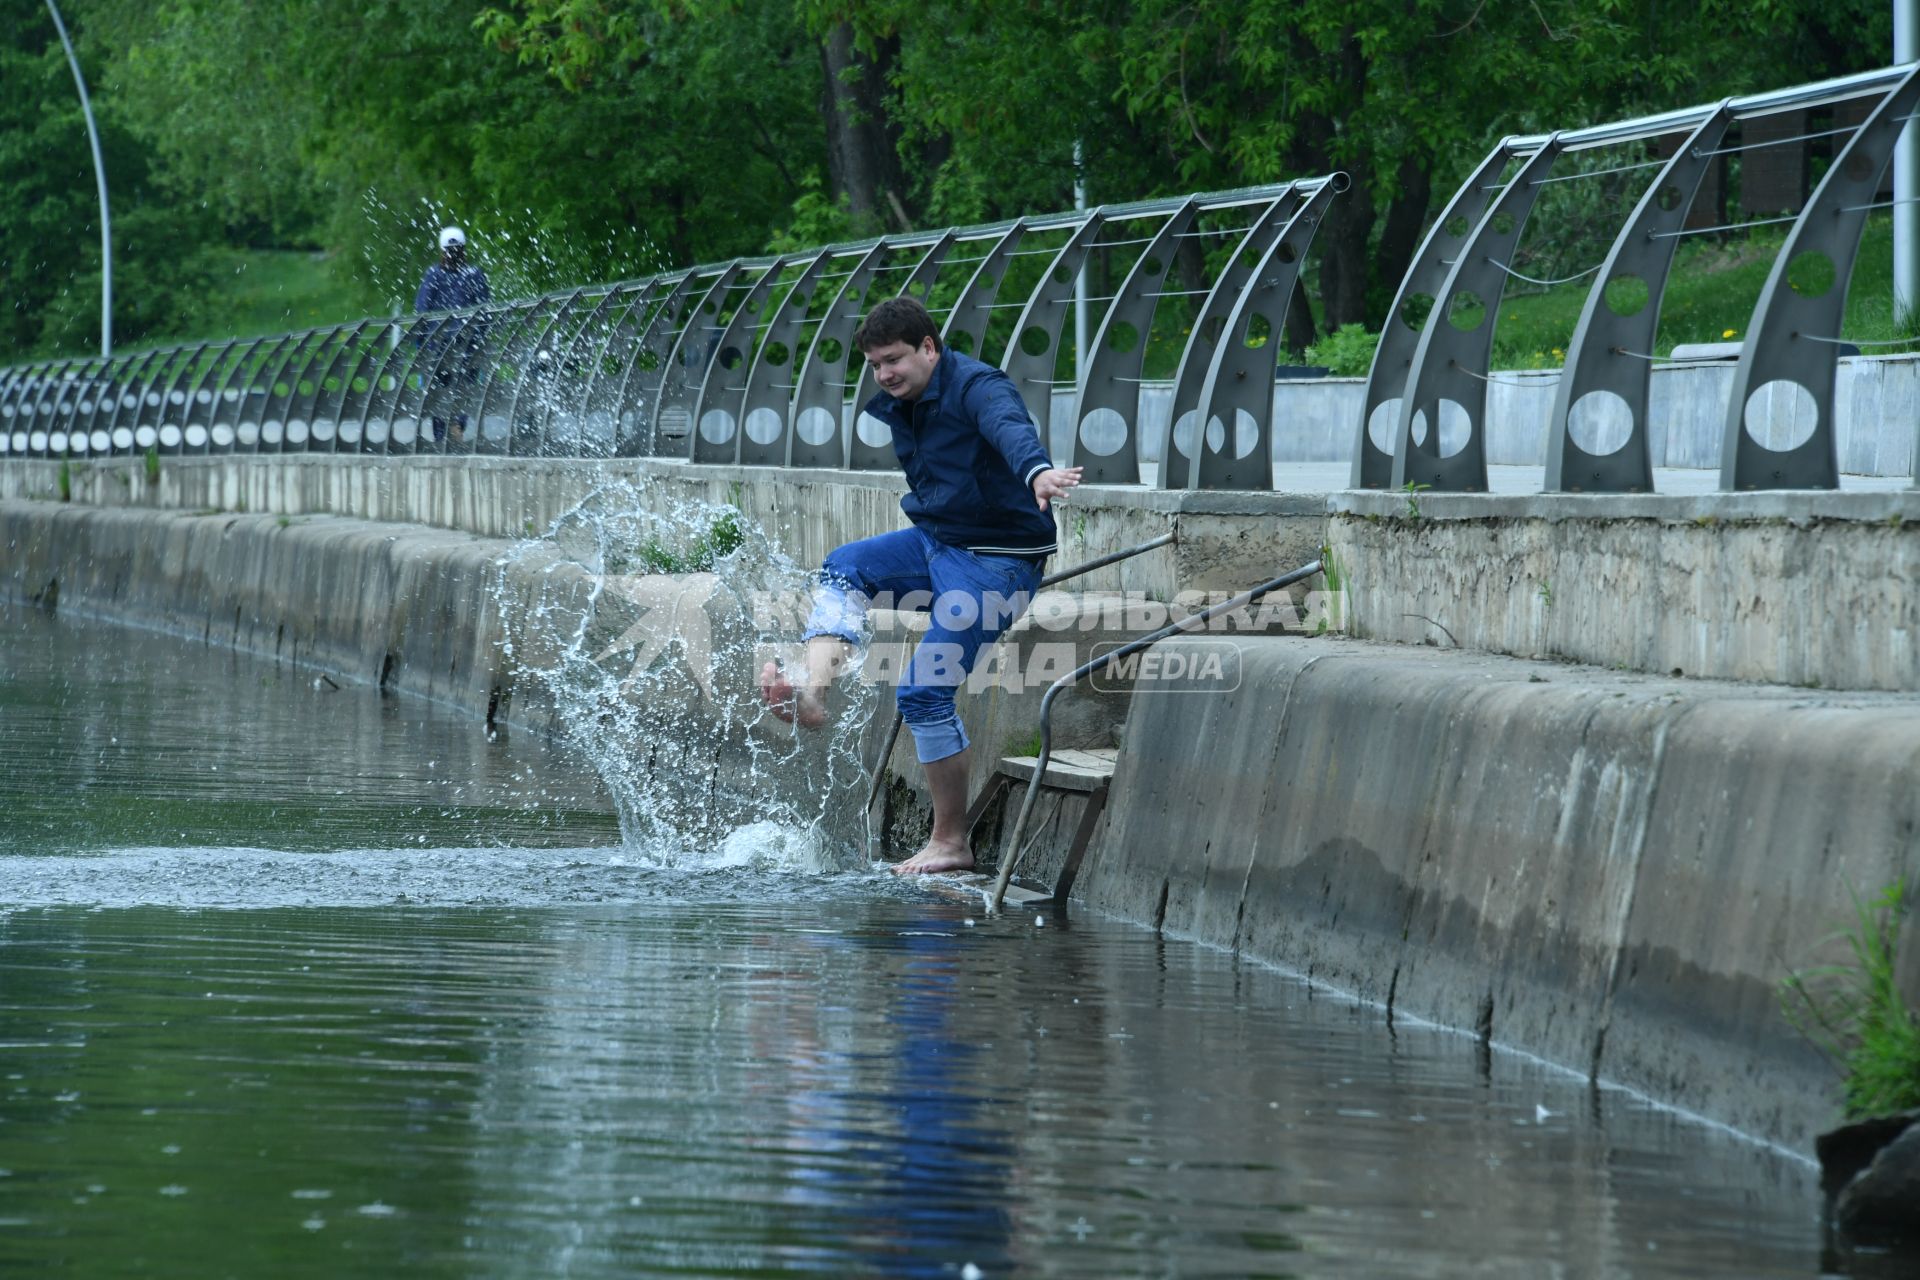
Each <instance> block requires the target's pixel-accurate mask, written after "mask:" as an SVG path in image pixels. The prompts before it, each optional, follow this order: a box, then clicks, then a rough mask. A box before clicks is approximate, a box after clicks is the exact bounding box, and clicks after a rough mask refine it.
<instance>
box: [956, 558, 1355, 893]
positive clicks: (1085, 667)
mask: <svg viewBox="0 0 1920 1280" xmlns="http://www.w3.org/2000/svg"><path fill="white" fill-rule="evenodd" d="M1320 570H1321V563H1320V561H1318V560H1315V561H1312V562H1311V563H1308V564H1305V565H1302V566H1301V567H1300V568H1298V569H1295V570H1294V571H1293V572H1291V573H1283V574H1281V575H1280V576H1279V577H1277V578H1274V579H1272V580H1271V581H1268V582H1263V583H1261V584H1260V585H1259V586H1257V587H1254V588H1253V589H1252V590H1250V591H1243V592H1241V593H1240V594H1239V595H1237V596H1235V597H1233V599H1231V600H1227V601H1224V602H1222V603H1220V604H1217V605H1214V606H1213V607H1212V608H1209V609H1205V610H1202V611H1201V612H1199V613H1194V614H1189V615H1187V616H1186V617H1184V618H1182V619H1180V620H1179V621H1178V622H1173V623H1169V624H1168V625H1166V626H1164V627H1161V628H1160V629H1159V630H1158V631H1155V632H1152V633H1150V634H1148V635H1144V636H1141V637H1139V638H1138V639H1136V640H1130V641H1128V642H1127V643H1126V644H1123V645H1121V646H1120V647H1119V648H1117V649H1115V650H1113V651H1112V652H1110V653H1104V654H1102V655H1101V656H1099V657H1098V658H1094V659H1093V660H1092V661H1090V662H1084V663H1082V664H1081V665H1079V666H1077V667H1075V668H1074V669H1073V670H1072V671H1069V672H1068V673H1067V674H1066V675H1063V676H1061V677H1060V678H1059V679H1058V680H1055V681H1054V682H1053V683H1052V684H1051V685H1049V686H1048V687H1047V691H1046V693H1045V694H1043V695H1042V696H1041V698H1040V755H1039V758H1038V759H1037V760H1036V762H1035V763H1034V766H1033V776H1032V777H1031V778H1029V779H1027V794H1026V797H1025V799H1023V800H1021V802H1020V816H1019V817H1018V818H1016V819H1014V823H1013V834H1012V836H1011V837H1010V838H1009V839H1008V841H1007V846H1006V847H1007V848H1008V849H1009V850H1010V852H1009V853H1008V855H1007V857H1006V860H1005V861H1003V862H1002V863H1001V864H1000V872H999V874H998V875H996V876H995V877H994V881H993V892H992V893H991V894H989V895H988V897H987V910H988V911H989V912H998V911H999V910H1000V904H1001V902H1002V901H1003V900H1004V899H1005V898H1006V896H1007V884H1008V882H1009V881H1011V880H1012V879H1013V869H1014V867H1015V866H1016V865H1018V863H1019V861H1020V855H1021V854H1022V853H1024V852H1025V851H1024V850H1023V849H1022V848H1021V847H1020V837H1021V836H1023V835H1025V834H1026V830H1027V818H1028V816H1029V815H1030V814H1032V812H1033V801H1034V798H1035V797H1036V796H1038V795H1039V794H1040V784H1041V781H1042V779H1044V778H1045V777H1046V776H1047V761H1048V760H1049V759H1050V758H1052V756H1053V700H1054V699H1055V698H1057V697H1059V696H1060V692H1061V690H1063V689H1068V688H1071V687H1072V686H1074V685H1076V684H1078V683H1080V682H1081V681H1082V680H1084V679H1086V678H1087V677H1088V676H1090V675H1092V674H1093V673H1094V672H1096V671H1104V670H1106V669H1107V668H1108V667H1109V666H1111V665H1113V664H1114V663H1115V662H1118V661H1119V660H1120V659H1121V658H1126V657H1131V656H1132V655H1134V654H1136V653H1138V652H1140V651H1141V650H1142V649H1146V648H1149V647H1150V646H1152V645H1156V644H1158V643H1160V641H1162V640H1165V639H1168V638H1169V637H1172V636H1176V635H1181V634H1184V633H1185V632H1188V631H1194V630H1197V629H1198V628H1200V627H1203V626H1205V625H1206V624H1207V623H1209V622H1211V621H1212V620H1213V619H1214V618H1216V617H1218V616H1219V615H1220V614H1222V613H1226V612H1228V611H1229V610H1233V609H1244V608H1245V607H1246V606H1248V605H1250V604H1252V603H1254V602H1255V601H1256V600H1259V599H1260V598H1261V597H1263V596H1267V595H1270V594H1272V593H1273V592H1275V591H1278V590H1280V589H1281V588H1282V587H1290V586H1292V585H1293V584H1294V583H1296V582H1301V581H1304V580H1305V579H1307V578H1311V577H1312V576H1313V575H1314V574H1316V573H1319V572H1320Z"/></svg>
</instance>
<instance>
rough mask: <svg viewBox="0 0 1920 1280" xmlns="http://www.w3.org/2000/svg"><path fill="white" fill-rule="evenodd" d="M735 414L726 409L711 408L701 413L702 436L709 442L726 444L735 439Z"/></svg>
mask: <svg viewBox="0 0 1920 1280" xmlns="http://www.w3.org/2000/svg"><path fill="white" fill-rule="evenodd" d="M733 425H734V424H733V415H732V414H730V413H728V412H727V411H726V410H725V409H709V410H707V411H706V412H705V413H703V414H701V415H700V438H701V439H702V440H705V441H706V442H707V443H708V444H725V443H726V442H727V441H729V440H731V439H733Z"/></svg>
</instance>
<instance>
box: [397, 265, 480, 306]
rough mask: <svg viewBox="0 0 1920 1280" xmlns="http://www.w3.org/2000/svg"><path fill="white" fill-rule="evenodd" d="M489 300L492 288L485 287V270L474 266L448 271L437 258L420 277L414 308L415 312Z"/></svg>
mask: <svg viewBox="0 0 1920 1280" xmlns="http://www.w3.org/2000/svg"><path fill="white" fill-rule="evenodd" d="M491 301H493V291H492V290H491V289H489V288H487V273H486V272H484V271H482V270H481V269H480V268H478V267H475V266H465V267H461V268H460V269H459V270H458V271H449V270H447V269H446V268H445V267H444V266H442V265H440V264H439V263H437V262H436V263H434V264H433V265H432V266H430V267H428V268H427V274H426V275H424V276H421V277H420V292H419V293H417V294H415V295H414V298H413V309H414V310H415V311H416V312H418V311H454V310H457V309H459V308H461V307H477V306H479V305H480V304H481V303H483V302H491Z"/></svg>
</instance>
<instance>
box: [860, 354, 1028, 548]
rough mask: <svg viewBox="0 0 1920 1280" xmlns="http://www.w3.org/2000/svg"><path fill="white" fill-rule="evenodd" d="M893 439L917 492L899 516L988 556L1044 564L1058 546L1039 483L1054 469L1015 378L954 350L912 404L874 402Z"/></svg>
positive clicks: (884, 397)
mask: <svg viewBox="0 0 1920 1280" xmlns="http://www.w3.org/2000/svg"><path fill="white" fill-rule="evenodd" d="M866 412H867V413H870V414H872V415H873V416H874V417H875V418H877V419H879V420H880V421H881V422H884V423H886V424H887V427H888V428H889V429H890V430H891V431H892V432H893V451H894V453H895V454H896V455H898V457H899V459H900V469H901V470H902V471H905V472H906V473H907V486H908V488H909V490H910V492H909V493H908V494H907V496H906V497H904V498H902V499H900V509H901V510H902V511H904V512H906V513H907V518H908V519H910V520H912V521H913V522H914V524H916V525H918V526H919V527H920V528H921V529H922V530H923V531H924V532H925V533H926V534H927V535H928V536H929V537H931V538H933V539H934V540H935V541H938V542H944V543H946V544H947V545H949V546H954V547H962V548H964V549H966V550H968V551H979V552H984V553H986V554H988V555H1014V556H1032V557H1040V556H1045V555H1048V554H1050V553H1051V552H1052V551H1053V550H1054V549H1055V543H1056V541H1057V539H1056V536H1055V530H1054V523H1053V513H1052V512H1051V511H1042V510H1040V508H1039V507H1038V506H1037V505H1036V504H1035V502H1034V497H1033V478H1034V476H1036V475H1038V474H1039V473H1040V472H1042V471H1046V470H1049V469H1050V468H1051V467H1052V466H1053V462H1052V460H1051V459H1049V458H1048V457H1047V451H1046V449H1045V448H1043V447H1042V446H1041V444H1040V432H1039V430H1038V429H1037V428H1036V427H1035V426H1034V424H1033V418H1032V416H1031V415H1030V414H1028V413H1027V406H1026V403H1025V402H1024V401H1023V400H1021V399H1020V393H1019V391H1018V390H1016V389H1015V388H1014V385H1013V380H1012V379H1011V378H1009V377H1007V375H1006V374H1004V373H1002V372H1000V370H998V369H996V368H994V367H993V366H992V365H990V364H985V363H982V362H981V361H979V360H975V359H974V358H973V357H972V356H968V355H962V354H961V353H960V352H958V351H955V350H953V349H951V348H948V349H946V350H944V351H942V352H941V354H940V361H939V363H938V364H936V365H934V367H933V377H932V379H931V380H930V381H929V382H928V383H927V389H926V390H925V391H923V392H921V394H920V398H919V399H918V400H916V401H913V402H912V403H911V404H907V403H902V402H901V401H899V400H895V399H894V398H893V397H892V396H890V395H888V394H887V393H886V392H884V391H883V392H881V393H880V394H879V395H877V396H875V397H874V398H873V399H872V400H869V401H868V402H867V406H866Z"/></svg>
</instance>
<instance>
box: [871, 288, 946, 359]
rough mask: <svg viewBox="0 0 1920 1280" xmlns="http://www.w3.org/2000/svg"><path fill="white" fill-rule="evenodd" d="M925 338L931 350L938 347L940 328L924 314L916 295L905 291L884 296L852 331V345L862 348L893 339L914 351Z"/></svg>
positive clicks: (885, 342)
mask: <svg viewBox="0 0 1920 1280" xmlns="http://www.w3.org/2000/svg"><path fill="white" fill-rule="evenodd" d="M928 338H932V339H933V349H934V350H935V351H938V350H940V330H939V328H938V327H936V326H935V325H934V323H933V317H932V316H930V315H928V314H927V309H926V308H925V307H924V306H922V305H921V304H920V300H919V299H918V298H909V297H907V296H906V295H905V294H901V295H900V296H899V297H897V298H888V299H887V300H886V301H885V302H883V303H881V304H880V305H879V306H877V307H875V308H874V309H873V310H871V311H869V312H867V318H866V320H865V322H863V323H862V324H861V326H860V327H859V328H858V329H855V330H854V331H853V345H854V346H856V347H858V348H860V350H862V351H872V350H873V349H874V348H875V347H885V346H891V345H892V344H893V343H896V342H904V343H906V344H907V345H908V346H910V347H912V348H913V349H914V350H916V351H918V350H919V349H920V344H921V343H923V342H925V341H926V340H927V339H928Z"/></svg>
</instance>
